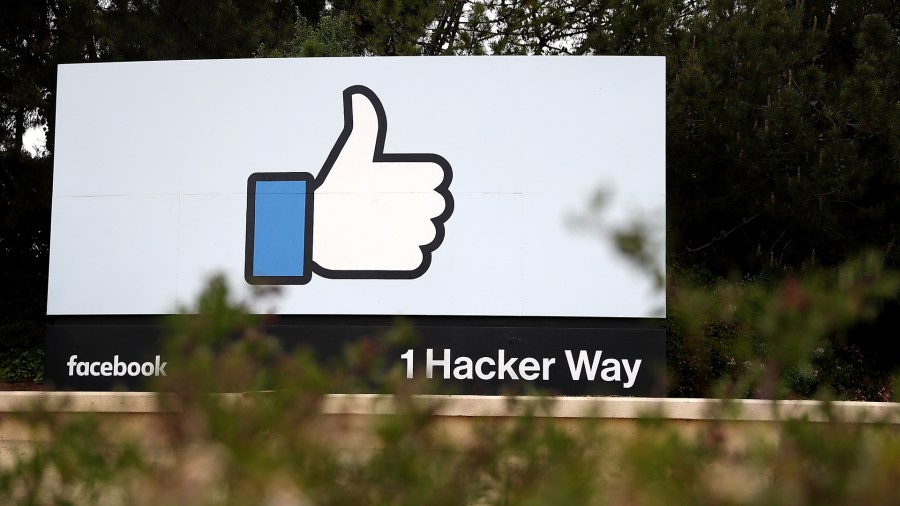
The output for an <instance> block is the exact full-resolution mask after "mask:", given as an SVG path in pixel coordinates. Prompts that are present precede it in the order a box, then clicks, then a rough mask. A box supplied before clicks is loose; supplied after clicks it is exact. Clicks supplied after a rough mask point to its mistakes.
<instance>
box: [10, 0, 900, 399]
mask: <svg viewBox="0 0 900 506" xmlns="http://www.w3.org/2000/svg"><path fill="white" fill-rule="evenodd" d="M898 5H900V4H898V3H897V2H895V1H891V0H872V1H865V2H862V1H853V0H839V1H823V0H807V1H805V2H795V1H784V2H781V1H775V0H701V1H695V0H681V1H660V0H651V1H642V2H632V1H628V0H545V1H509V0H335V1H332V2H326V1H325V0H127V1H126V0H108V1H96V0H31V1H27V2H14V1H7V2H0V379H2V380H4V381H22V380H32V381H40V379H41V376H42V371H43V367H42V366H43V363H42V361H43V339H44V334H45V328H46V319H45V317H44V314H45V308H46V290H45V288H46V286H47V262H48V255H49V240H50V239H49V238H50V233H49V224H50V202H51V199H50V196H51V180H52V167H53V157H54V152H55V145H54V139H55V100H56V92H57V90H56V69H57V66H58V65H59V64H66V63H84V62H111V61H139V60H162V59H202V58H243V57H252V56H257V57H284V56H290V57H312V56H360V57H370V56H396V55H422V56H427V55H448V56H449V55H535V54H540V55H573V57H574V56H581V55H664V56H665V57H666V73H667V76H666V86H667V88H666V98H667V110H666V114H667V122H666V125H667V130H666V160H667V167H666V169H667V171H666V178H667V179H666V182H667V190H666V194H667V202H668V209H666V219H667V233H666V238H665V239H666V243H667V244H666V251H667V262H666V263H667V265H668V268H669V272H668V273H667V274H668V275H667V276H666V278H665V279H666V280H667V284H668V286H669V291H670V298H669V316H670V318H669V325H668V341H669V356H668V360H669V364H670V382H669V384H670V392H669V394H670V395H672V396H716V395H734V396H765V395H774V396H778V395H788V396H812V395H815V393H816V392H824V391H828V392H830V393H831V395H833V396H835V397H838V398H846V399H865V400H888V399H892V398H895V390H894V389H893V381H892V375H893V374H894V373H895V372H896V371H897V370H898V366H900V359H898V357H900V341H898V339H897V335H898V333H897V328H900V305H898V302H897V300H896V297H894V294H896V290H894V291H893V293H888V292H889V291H891V290H893V288H892V286H893V285H892V281H891V280H892V279H893V278H894V274H893V273H892V272H893V271H894V270H896V269H897V268H898V260H900V256H898V251H900V249H898V248H897V234H898V223H897V216H900V199H898V198H897V195H898V194H900V170H898V167H900V86H898V85H897V83H898V80H897V76H898V75H900V7H898ZM526 106H527V104H526ZM194 120H196V121H198V122H200V121H202V118H195V119H194ZM471 120H473V121H474V120H477V118H471ZM592 121H602V118H596V119H595V118H586V120H585V123H584V125H587V126H586V127H588V128H589V125H590V124H591V122H592ZM36 130H40V131H43V132H44V133H45V134H46V139H47V142H46V145H43V146H38V147H37V149H34V150H33V152H29V151H28V144H27V142H26V135H27V134H28V133H29V132H32V133H33V132H35V131H36ZM600 156H602V154H601V155H600ZM598 167H599V163H598ZM510 170H511V171H513V170H515V169H514V168H510ZM603 178H604V176H603V174H602V171H600V170H599V169H598V174H597V181H598V184H601V183H602V181H603ZM619 239H622V242H621V245H622V246H623V247H624V249H625V250H628V251H630V252H632V253H633V252H635V251H637V252H640V251H642V245H641V244H640V240H639V238H636V237H628V236H622V237H619ZM660 246H661V245H660ZM866 251H877V252H878V255H879V257H880V259H878V260H873V259H871V258H874V257H867V256H866V255H867V254H866V253H862V252H866ZM645 253H646V252H645ZM866 258H869V260H866ZM861 272H866V273H868V274H859V273H861ZM847 273H850V274H847ZM853 273H856V274H853ZM847 276H849V280H848V279H847ZM866 276H872V277H874V279H875V281H874V285H873V286H869V285H868V282H867V281H866V279H868V278H867V277H866ZM695 289H696V290H695ZM704 290H706V291H707V292H708V293H706V294H705V295H704V294H703V293H702V292H703V291H704ZM815 290H824V291H825V292H823V293H818V292H815ZM844 295H848V296H849V298H848V299H847V300H844V301H842V300H840V299H841V297H842V296H844ZM725 299H727V300H730V301H731V302H732V303H733V305H734V309H733V310H723V306H721V305H720V304H718V302H721V301H722V300H725ZM685 301H693V302H692V303H686V302H685ZM778 304H780V305H781V306H777V305H778ZM725 309H727V306H726V307H725ZM832 311H833V313H832ZM854 316H858V318H854ZM807 317H808V318H809V320H810V321H808V322H806V324H805V325H806V326H807V327H806V328H804V327H803V325H801V323H803V322H800V321H798V322H796V323H798V329H801V330H802V331H803V332H807V331H809V332H810V334H804V336H803V337H801V338H799V339H798V338H797V336H796V335H795V334H790V335H788V334H780V327H779V326H778V325H780V324H781V323H786V322H784V321H781V320H782V319H788V320H791V319H793V320H803V319H805V318H807ZM753 321H757V322H759V323H760V325H761V326H756V325H754V324H752V322H753ZM828 325H833V328H828ZM782 341H785V342H782ZM787 341H790V342H787ZM813 341H815V342H813ZM781 352H785V353H787V354H788V355H787V356H785V357H781V358H779V359H778V361H777V363H775V364H773V365H774V366H775V370H776V372H775V373H773V372H772V370H771V369H766V371H768V372H765V373H763V372H761V371H762V369H761V368H762V367H763V366H764V365H767V364H769V362H770V361H771V360H772V359H773V358H775V354H777V353H781ZM748 371H749V372H753V371H756V372H755V374H756V379H753V380H746V381H744V380H741V381H738V379H737V378H738V377H743V376H745V374H744V373H746V372H748ZM783 373H784V374H789V375H791V377H792V379H791V381H790V382H789V384H788V385H787V386H786V385H785V384H784V383H783V382H782V383H779V382H780V381H781V379H783V376H784V374H783ZM752 375H753V374H751V376H752ZM776 379H777V380H776ZM723 382H724V383H729V382H730V383H731V384H732V386H731V387H729V388H728V389H726V390H722V389H721V388H719V387H720V386H721V385H722V384H723ZM776 383H778V384H777V385H776Z"/></svg>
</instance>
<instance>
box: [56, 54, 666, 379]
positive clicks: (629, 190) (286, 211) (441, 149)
mask: <svg viewBox="0 0 900 506" xmlns="http://www.w3.org/2000/svg"><path fill="white" fill-rule="evenodd" d="M55 143H56V144H55V145H56V150H55V167H54V187H53V200H52V205H53V212H52V229H51V247H50V272H49V290H48V307H47V312H48V315H51V316H55V317H58V318H63V319H65V318H77V317H110V316H115V315H119V316H123V317H124V316H131V317H139V316H151V315H160V314H168V313H174V312H177V311H178V308H180V307H186V306H189V305H190V304H191V303H192V302H193V301H194V300H195V299H196V297H197V295H198V294H199V293H200V291H201V290H202V288H203V287H204V285H205V283H206V281H207V280H208V279H209V278H210V277H211V276H212V275H214V274H223V275H224V276H225V278H226V279H227V280H228V282H229V284H230V286H231V287H232V288H233V289H235V290H236V291H237V292H238V294H239V295H247V296H249V294H250V293H251V291H252V289H253V285H280V286H282V291H281V295H280V297H279V298H278V300H276V301H275V302H272V301H258V302H255V304H256V306H254V307H253V310H254V311H257V312H259V313H276V314H280V315H285V316H287V315H292V316H303V315H316V316H328V315H331V316H334V317H340V316H353V315H357V316H363V315H368V316H379V315H382V316H390V315H415V316H422V317H458V318H481V317H484V318H586V319H594V320H590V321H599V320H596V319H604V318H605V319H609V318H619V319H632V320H640V319H646V318H660V317H663V316H664V315H665V296H664V293H662V292H661V291H660V290H658V288H657V287H655V286H654V282H653V280H652V279H650V278H649V277H648V276H646V275H645V274H644V273H642V272H641V271H640V270H638V269H637V268H636V267H634V266H633V265H632V264H631V263H629V261H628V259H626V258H624V257H622V256H621V255H620V254H619V253H618V252H617V250H616V248H615V246H614V245H613V244H612V243H611V241H608V240H605V239H604V238H603V237H598V236H597V235H596V234H592V233H590V232H588V231H586V230H584V229H583V228H579V227H576V226H573V225H572V222H573V217H576V216H578V215H579V214H581V213H583V212H584V211H585V209H587V208H588V207H589V203H590V202H591V201H592V200H593V199H594V197H595V196H596V195H597V194H598V193H602V194H604V195H605V199H604V200H605V201H606V202H607V204H606V207H605V208H604V209H603V216H604V220H605V223H607V224H609V225H610V226H615V225H616V224H617V223H619V224H620V223H625V222H627V221H628V220H629V219H631V218H632V217H633V216H634V215H635V214H636V213H638V214H641V215H645V216H646V215H651V216H654V217H655V218H656V219H655V220H653V221H652V222H651V223H653V224H654V225H653V228H652V229H651V230H650V233H651V234H653V235H654V236H655V238H656V239H658V240H659V241H660V243H661V244H664V236H665V59H664V58H662V57H579V58H574V57H573V58H560V57H490V58H485V57H446V58H318V59H254V60H211V61H168V62H141V63H106V64H82V65H61V66H60V67H59V75H58V99H57V128H56V140H55ZM657 260H658V264H659V265H660V266H662V265H663V262H664V251H659V252H658V258H657ZM458 323H459V322H458V321H457V322H455V323H454V324H458ZM589 326H591V325H589ZM604 326H606V327H608V325H604ZM51 334H52V332H51ZM441 350H442V349H438V350H437V351H436V353H443V351H441ZM557 351H560V350H557ZM570 351H571V352H572V353H577V350H570ZM491 353H493V354H495V353H494V352H491ZM554 353H555V352H554ZM560 353H561V351H560ZM441 356H443V355H441ZM573 356H574V355H573ZM68 358H70V357H67V359H68ZM97 360H98V363H100V364H103V363H105V362H104V361H101V360H100V359H97ZM104 360H106V359H104ZM557 360H558V362H557V363H564V360H565V358H564V356H563V355H562V354H559V356H558V357H557ZM572 360H575V359H572ZM107 361H108V360H107ZM73 363H75V362H73ZM112 363H115V362H112ZM528 363H529V366H530V364H531V362H530V361H529V362H528ZM540 363H544V362H540ZM98 367H101V366H98ZM74 369H77V367H75V366H73V370H74ZM544 369H546V368H544ZM529 375H530V373H528V374H526V376H529ZM635 381H637V380H635ZM632 383H634V382H632Z"/></svg>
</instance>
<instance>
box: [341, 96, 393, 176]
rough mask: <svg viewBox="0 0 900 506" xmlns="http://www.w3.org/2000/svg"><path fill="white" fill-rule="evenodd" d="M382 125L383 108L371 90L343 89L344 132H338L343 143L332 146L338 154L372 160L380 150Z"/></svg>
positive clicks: (384, 122)
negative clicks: (338, 151)
mask: <svg viewBox="0 0 900 506" xmlns="http://www.w3.org/2000/svg"><path fill="white" fill-rule="evenodd" d="M386 127H387V121H386V119H385V114H384V107H383V106H382V105H381V101H380V100H378V97H377V96H376V95H375V93H374V92H373V91H372V90H370V89H369V88H366V87H365V86H351V87H349V88H347V89H346V90H344V131H343V132H341V138H344V139H345V140H344V143H343V146H339V145H335V149H340V153H339V154H338V156H339V157H340V158H345V157H346V158H348V159H349V160H354V161H357V160H358V161H366V162H372V161H373V159H374V158H375V156H376V154H378V153H380V152H381V150H382V149H384V136H385V129H386ZM345 136H346V137H345ZM338 144H340V140H339V141H338Z"/></svg>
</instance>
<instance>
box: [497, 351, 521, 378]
mask: <svg viewBox="0 0 900 506" xmlns="http://www.w3.org/2000/svg"><path fill="white" fill-rule="evenodd" d="M505 353H506V352H505V351H504V350H500V353H499V354H498V355H497V363H498V364H500V369H499V374H498V377H499V378H500V379H505V378H506V375H507V374H508V375H509V377H510V378H511V379H514V380H517V379H519V377H518V376H516V371H514V370H513V368H512V366H513V364H514V363H515V362H516V360H519V359H518V358H516V357H513V358H511V359H509V360H506V361H504V359H505V358H506V355H505Z"/></svg>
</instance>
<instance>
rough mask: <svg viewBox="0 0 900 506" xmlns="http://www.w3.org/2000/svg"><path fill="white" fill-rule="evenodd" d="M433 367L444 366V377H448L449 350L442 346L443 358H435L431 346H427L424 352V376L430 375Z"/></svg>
mask: <svg viewBox="0 0 900 506" xmlns="http://www.w3.org/2000/svg"><path fill="white" fill-rule="evenodd" d="M435 367H443V368H444V379H450V350H449V349H447V348H444V359H443V360H435V359H434V352H433V351H432V350H431V348H428V351H427V352H426V353H425V377H426V378H431V377H432V370H433V369H434V368H435Z"/></svg>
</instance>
